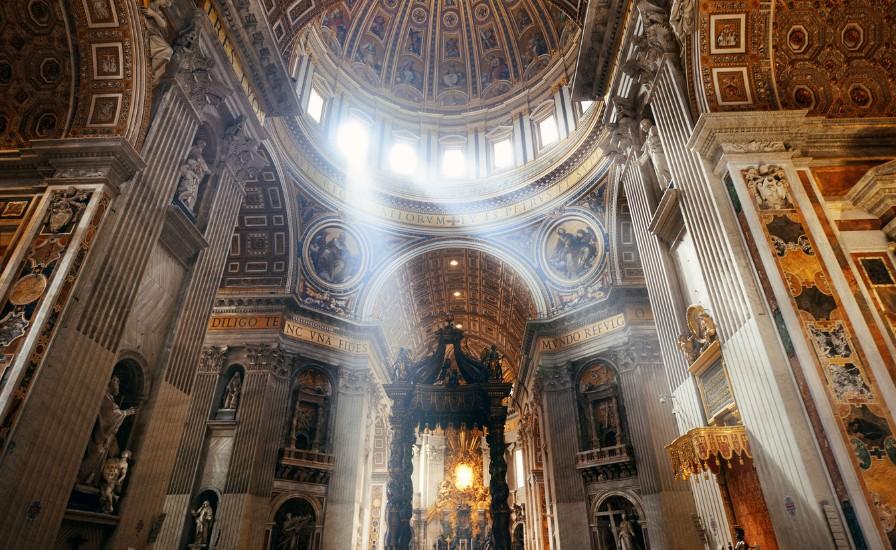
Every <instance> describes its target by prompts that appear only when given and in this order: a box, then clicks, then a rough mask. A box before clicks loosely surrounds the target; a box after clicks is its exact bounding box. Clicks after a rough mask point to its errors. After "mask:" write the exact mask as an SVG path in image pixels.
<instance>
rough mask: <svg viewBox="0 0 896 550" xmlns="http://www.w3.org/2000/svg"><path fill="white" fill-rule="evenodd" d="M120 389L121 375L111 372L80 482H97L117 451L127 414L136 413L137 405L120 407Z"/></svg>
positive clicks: (95, 483)
mask: <svg viewBox="0 0 896 550" xmlns="http://www.w3.org/2000/svg"><path fill="white" fill-rule="evenodd" d="M120 392H121V381H120V380H119V379H118V376H115V375H112V378H111V379H109V386H108V388H107V389H106V395H105V397H103V401H102V403H101V404H100V413H99V415H97V418H96V423H95V424H94V426H93V432H92V433H91V434H90V442H89V443H88V444H87V452H86V453H85V455H84V460H83V461H82V462H81V467H80V469H79V470H78V483H82V484H85V485H93V486H96V485H97V483H98V482H99V477H100V475H101V474H102V469H103V466H104V465H105V463H106V459H107V458H108V457H109V456H115V455H116V454H118V442H117V441H116V440H115V436H116V434H118V430H119V429H120V428H121V425H122V423H124V421H125V419H126V418H127V417H129V416H133V415H134V414H136V413H137V409H136V408H134V407H131V408H129V409H124V410H122V409H121V407H120V406H119V405H118V394H119V393H120Z"/></svg>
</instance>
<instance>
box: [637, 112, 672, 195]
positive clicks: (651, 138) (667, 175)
mask: <svg viewBox="0 0 896 550" xmlns="http://www.w3.org/2000/svg"><path fill="white" fill-rule="evenodd" d="M641 131H642V132H644V146H645V147H646V149H647V154H648V155H650V161H651V163H653V170H654V172H656V179H657V181H658V182H659V184H660V187H663V188H665V187H666V186H667V185H669V182H670V181H672V172H671V171H670V170H669V162H668V160H666V152H665V151H664V150H663V142H662V141H660V136H659V133H658V132H657V129H656V126H654V125H653V123H652V122H650V120H648V119H646V118H645V119H643V120H642V121H641Z"/></svg>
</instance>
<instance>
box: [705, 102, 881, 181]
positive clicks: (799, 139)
mask: <svg viewBox="0 0 896 550" xmlns="http://www.w3.org/2000/svg"><path fill="white" fill-rule="evenodd" d="M688 147H689V148H690V149H691V150H692V151H694V152H696V153H698V154H699V155H701V156H702V157H703V158H704V159H706V160H707V161H709V162H710V163H711V164H712V166H713V168H714V169H716V170H717V171H718V170H720V169H722V166H721V162H722V158H723V157H725V158H728V159H729V160H733V159H736V158H738V155H743V156H746V155H750V156H753V157H755V156H756V155H767V154H773V153H779V154H780V153H785V154H787V155H788V156H791V157H793V156H800V155H805V156H807V157H812V158H821V159H826V158H856V157H864V158H868V157H871V158H892V156H893V153H894V151H896V120H893V119H880V118H868V119H865V118H863V119H828V118H824V117H820V116H808V111H806V110H799V111H775V112H769V111H749V112H738V113H705V114H703V115H702V116H701V117H700V120H698V121H697V124H696V126H695V127H694V131H693V133H692V134H691V138H690V139H689V140H688Z"/></svg>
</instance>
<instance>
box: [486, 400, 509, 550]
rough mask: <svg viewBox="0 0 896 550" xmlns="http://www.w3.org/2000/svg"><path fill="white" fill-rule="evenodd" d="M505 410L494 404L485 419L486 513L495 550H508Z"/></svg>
mask: <svg viewBox="0 0 896 550" xmlns="http://www.w3.org/2000/svg"><path fill="white" fill-rule="evenodd" d="M506 420H507V410H506V409H504V408H503V407H501V406H500V401H499V402H498V404H497V405H494V404H493V406H492V413H491V415H490V418H489V425H488V434H487V435H486V440H487V441H488V452H489V462H488V473H489V481H488V489H489V493H490V496H491V503H490V505H489V511H490V512H491V515H492V536H493V537H494V541H495V542H494V544H495V550H510V506H509V505H508V504H507V498H508V497H509V496H510V489H509V488H508V487H507V459H506V456H505V454H506V452H507V445H506V443H505V441H504V422H506Z"/></svg>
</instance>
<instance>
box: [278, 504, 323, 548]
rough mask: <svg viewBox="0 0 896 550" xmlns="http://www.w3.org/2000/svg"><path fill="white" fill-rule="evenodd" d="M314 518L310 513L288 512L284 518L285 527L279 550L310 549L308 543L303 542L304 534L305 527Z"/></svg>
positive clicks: (282, 529) (282, 530)
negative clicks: (298, 514)
mask: <svg viewBox="0 0 896 550" xmlns="http://www.w3.org/2000/svg"><path fill="white" fill-rule="evenodd" d="M313 519H314V518H313V517H312V516H310V515H304V516H293V515H292V513H291V512H286V517H285V518H284V519H283V527H282V528H281V535H280V542H279V543H278V544H277V549H278V550H308V548H307V546H308V545H307V544H302V542H303V540H302V534H303V533H304V532H305V528H306V527H307V526H308V525H309V524H310V523H311V521H312V520H313Z"/></svg>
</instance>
